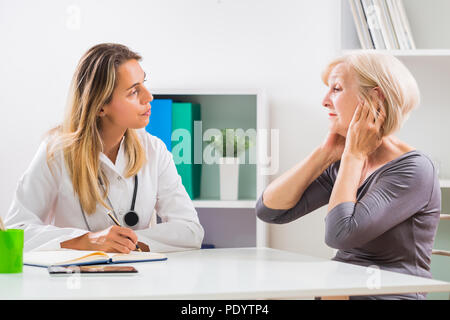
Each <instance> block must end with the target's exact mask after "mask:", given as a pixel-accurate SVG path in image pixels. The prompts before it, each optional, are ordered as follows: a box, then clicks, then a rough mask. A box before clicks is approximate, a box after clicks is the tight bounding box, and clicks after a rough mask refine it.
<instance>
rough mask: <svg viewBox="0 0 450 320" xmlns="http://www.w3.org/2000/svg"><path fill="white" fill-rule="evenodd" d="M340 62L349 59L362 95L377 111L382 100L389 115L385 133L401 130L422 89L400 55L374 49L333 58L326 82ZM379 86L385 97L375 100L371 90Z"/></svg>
mask: <svg viewBox="0 0 450 320" xmlns="http://www.w3.org/2000/svg"><path fill="white" fill-rule="evenodd" d="M340 63H345V64H346V65H347V67H349V69H350V70H352V71H353V72H354V73H355V75H356V78H357V81H358V85H359V95H360V98H361V99H362V100H363V101H365V102H367V103H368V104H369V106H370V108H371V110H372V112H373V113H374V115H375V114H376V110H377V108H378V103H381V104H382V105H383V106H384V109H385V111H386V119H385V121H384V123H383V125H382V130H383V131H382V132H383V136H388V135H390V134H392V133H394V132H396V131H397V130H399V129H400V128H401V127H402V125H403V124H404V122H405V121H406V120H407V119H408V117H409V114H410V112H411V111H412V110H413V109H415V108H416V107H417V106H418V105H419V103H420V91H419V87H418V85H417V82H416V80H415V79H414V77H413V75H412V74H411V72H410V71H409V70H408V69H407V68H406V66H405V65H404V64H403V63H402V62H401V61H400V60H398V59H397V58H396V57H394V56H392V55H390V54H384V53H379V52H371V51H362V52H356V53H350V54H347V55H343V56H340V57H338V58H336V59H334V60H333V61H331V62H330V63H329V64H328V65H327V67H326V68H325V70H324V72H323V73H322V80H323V82H324V83H325V84H326V85H328V77H329V75H330V73H331V71H332V69H333V68H334V67H335V66H336V65H338V64H340ZM375 87H378V88H380V90H381V92H382V93H383V96H384V100H383V101H372V99H371V98H370V95H369V92H370V90H371V89H373V88H375Z"/></svg>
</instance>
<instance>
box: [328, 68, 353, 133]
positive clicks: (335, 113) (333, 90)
mask: <svg viewBox="0 0 450 320" xmlns="http://www.w3.org/2000/svg"><path fill="white" fill-rule="evenodd" d="M328 87H329V90H328V91H327V93H326V95H325V97H324V99H323V101H322V105H323V106H324V107H325V108H328V109H329V113H328V115H329V120H330V132H333V133H337V134H339V135H341V136H343V137H346V136H347V130H348V127H349V125H350V122H351V120H352V118H353V114H354V113H355V110H356V107H357V105H358V102H359V98H358V96H359V87H358V82H357V79H356V75H355V73H354V72H353V71H352V70H351V69H350V68H348V66H347V65H346V64H345V63H339V64H337V65H336V66H335V67H334V68H333V69H332V70H331V72H330V75H329V77H328Z"/></svg>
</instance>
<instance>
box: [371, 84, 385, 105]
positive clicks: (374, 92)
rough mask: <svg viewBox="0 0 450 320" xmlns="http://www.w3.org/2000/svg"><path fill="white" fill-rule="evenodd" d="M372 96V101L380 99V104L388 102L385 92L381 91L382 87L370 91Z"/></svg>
mask: <svg viewBox="0 0 450 320" xmlns="http://www.w3.org/2000/svg"><path fill="white" fill-rule="evenodd" d="M370 96H371V98H372V99H374V100H375V99H378V100H379V101H380V102H384V100H386V97H385V96H384V93H383V91H381V88H380V87H375V88H373V89H371V90H370Z"/></svg>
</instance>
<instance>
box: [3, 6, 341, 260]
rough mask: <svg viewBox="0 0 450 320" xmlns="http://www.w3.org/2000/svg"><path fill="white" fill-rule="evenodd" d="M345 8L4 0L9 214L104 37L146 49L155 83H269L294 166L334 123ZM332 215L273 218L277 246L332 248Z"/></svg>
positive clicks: (276, 123) (285, 159)
mask: <svg viewBox="0 0 450 320" xmlns="http://www.w3.org/2000/svg"><path fill="white" fill-rule="evenodd" d="M70 5H72V8H73V6H75V10H76V9H77V8H78V9H79V10H80V20H79V22H80V24H79V29H77V28H76V17H75V20H74V16H73V11H70V10H71V9H70V8H71V7H70ZM339 8H340V5H339V1H336V0H303V1H302V0H147V1H139V0H128V1H105V0H102V1H92V0H91V1H87V0H85V1H77V0H71V1H67V0H58V1H56V0H55V1H48V0H47V1H33V0H28V1H12V0H10V1H6V0H0V36H1V37H0V39H2V43H1V50H0V74H1V75H2V76H1V77H0V88H1V89H0V90H1V91H0V108H1V113H2V127H1V139H0V150H2V151H1V152H2V157H1V158H0V170H1V171H0V176H1V179H0V214H1V215H2V216H4V215H5V214H6V212H7V210H8V207H9V205H10V202H11V199H12V196H13V193H14V190H15V187H16V183H17V181H18V179H19V178H20V176H21V175H22V173H23V172H24V170H25V169H26V168H27V166H28V164H29V163H30V161H31V159H32V157H33V155H34V153H35V151H36V149H37V147H38V145H39V142H40V139H41V137H42V134H43V133H44V132H45V131H46V130H48V129H50V128H51V127H52V126H54V125H56V124H57V123H58V122H59V121H60V120H61V118H62V115H63V109H64V104H65V99H66V94H67V88H68V85H69V81H70V78H71V76H72V74H73V72H74V68H75V66H76V64H77V62H78V60H79V58H80V57H81V55H82V54H83V53H84V52H85V51H86V50H87V49H88V48H89V47H91V46H92V45H94V44H97V43H100V42H119V43H123V44H126V45H128V46H129V47H131V48H132V49H134V50H135V51H138V52H139V53H141V54H142V56H143V57H144V60H143V62H142V66H143V68H144V70H145V71H146V72H147V74H148V80H149V82H148V84H149V86H150V89H151V87H161V88H229V89H232V88H260V89H263V90H266V92H267V97H268V103H269V108H270V124H271V127H272V128H277V129H280V173H281V172H283V171H285V170H287V169H288V168H290V167H291V166H292V165H294V164H295V163H296V162H297V161H300V160H301V159H303V158H304V157H305V156H306V155H307V154H308V153H309V152H310V151H311V150H312V149H313V148H314V147H315V146H316V145H318V144H319V143H320V142H321V141H322V139H323V138H324V136H325V134H326V131H327V127H328V123H327V121H328V120H327V116H326V112H325V109H324V108H323V107H321V100H322V96H323V94H324V92H325V87H324V86H323V84H322V83H321V81H320V72H321V70H322V68H323V66H324V65H325V63H326V62H327V61H328V60H329V59H330V58H331V57H333V56H334V55H335V54H336V53H337V52H338V49H339V43H340V38H339V15H340V13H339ZM71 13H72V15H71ZM74 27H75V28H74ZM323 217H324V211H323V210H322V211H320V212H319V213H314V214H311V215H310V216H308V217H305V218H302V219H300V220H298V221H296V222H293V223H291V224H288V225H283V226H271V227H270V239H271V240H270V243H271V246H273V247H276V248H284V249H289V250H293V251H301V252H305V253H315V254H317V255H322V256H329V255H330V252H331V250H330V249H329V248H327V247H326V246H325V244H324V243H323V239H324V233H323V224H324V223H323Z"/></svg>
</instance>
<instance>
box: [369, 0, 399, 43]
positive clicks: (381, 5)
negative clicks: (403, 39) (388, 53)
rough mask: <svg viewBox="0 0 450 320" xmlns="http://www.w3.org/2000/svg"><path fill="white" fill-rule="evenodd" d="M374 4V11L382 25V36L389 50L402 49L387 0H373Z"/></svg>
mask: <svg viewBox="0 0 450 320" xmlns="http://www.w3.org/2000/svg"><path fill="white" fill-rule="evenodd" d="M372 1H373V4H374V10H375V12H376V14H377V19H378V22H379V25H380V29H381V34H382V35H383V39H384V42H385V45H386V49H388V50H397V49H400V47H399V46H398V42H397V37H396V36H395V32H394V27H393V26H392V24H391V18H390V14H389V10H388V7H387V4H386V1H385V0H372Z"/></svg>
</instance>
